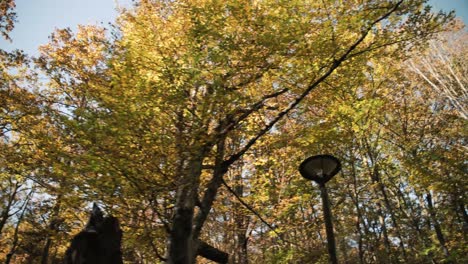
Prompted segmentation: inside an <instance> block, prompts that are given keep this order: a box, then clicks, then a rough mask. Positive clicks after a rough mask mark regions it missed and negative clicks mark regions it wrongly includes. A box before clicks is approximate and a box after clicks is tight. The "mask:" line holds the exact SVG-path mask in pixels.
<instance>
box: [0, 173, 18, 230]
mask: <svg viewBox="0 0 468 264" xmlns="http://www.w3.org/2000/svg"><path fill="white" fill-rule="evenodd" d="M10 183H11V184H12V182H11V181H10ZM20 187H21V184H19V183H18V182H15V183H14V187H13V190H12V191H11V194H10V196H9V197H8V202H7V204H6V206H5V208H3V210H2V215H1V217H0V238H1V237H2V231H3V228H4V227H5V225H6V222H7V221H8V218H10V216H11V215H10V210H11V207H12V206H13V203H14V201H15V198H16V194H17V193H18V189H19V188H20Z"/></svg>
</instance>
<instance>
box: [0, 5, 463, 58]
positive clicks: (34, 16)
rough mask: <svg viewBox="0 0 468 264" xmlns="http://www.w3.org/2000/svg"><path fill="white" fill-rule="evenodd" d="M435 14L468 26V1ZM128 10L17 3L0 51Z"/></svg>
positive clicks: (30, 45) (31, 50) (34, 44)
mask: <svg viewBox="0 0 468 264" xmlns="http://www.w3.org/2000/svg"><path fill="white" fill-rule="evenodd" d="M429 3H430V4H431V5H433V6H434V7H435V8H436V9H437V10H438V9H442V10H444V11H449V10H455V12H456V14H457V16H459V17H461V18H462V19H463V21H464V22H465V24H468V1H467V0H430V1H429ZM117 4H119V5H120V6H123V7H125V6H130V5H131V0H16V5H17V8H16V12H17V14H18V20H19V22H18V23H17V24H16V27H15V29H14V30H13V32H12V33H11V37H12V39H13V42H12V43H9V42H8V41H5V40H4V39H0V48H1V49H5V50H13V49H15V48H17V49H22V50H24V51H25V52H26V53H28V54H30V55H37V48H38V47H39V45H42V44H45V43H47V40H48V36H49V35H50V34H51V33H52V32H53V31H54V29H56V28H65V27H70V28H72V29H75V28H76V26H77V25H78V24H101V23H103V24H105V25H106V24H107V23H109V22H112V21H113V20H114V19H115V17H116V16H117V11H116V6H117Z"/></svg>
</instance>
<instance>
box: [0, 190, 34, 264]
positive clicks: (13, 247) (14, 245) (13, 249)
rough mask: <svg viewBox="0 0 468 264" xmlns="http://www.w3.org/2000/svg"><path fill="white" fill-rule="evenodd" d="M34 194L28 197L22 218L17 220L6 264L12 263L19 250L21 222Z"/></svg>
mask: <svg viewBox="0 0 468 264" xmlns="http://www.w3.org/2000/svg"><path fill="white" fill-rule="evenodd" d="M32 193H33V191H31V192H30V193H29V194H28V196H27V197H26V201H25V202H24V204H23V210H22V211H21V214H20V216H19V217H18V219H17V222H16V226H15V233H14V234H13V242H12V244H11V248H10V251H9V252H8V254H7V255H6V259H5V264H10V262H11V260H12V258H13V256H14V255H15V253H16V249H17V248H18V242H19V237H18V232H19V226H20V224H21V222H23V217H24V213H25V212H26V208H27V205H28V203H29V199H30V197H31V194H32Z"/></svg>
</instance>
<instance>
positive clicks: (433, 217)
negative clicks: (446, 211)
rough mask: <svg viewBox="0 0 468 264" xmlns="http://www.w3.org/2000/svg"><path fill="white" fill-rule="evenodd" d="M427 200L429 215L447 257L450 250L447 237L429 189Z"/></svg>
mask: <svg viewBox="0 0 468 264" xmlns="http://www.w3.org/2000/svg"><path fill="white" fill-rule="evenodd" d="M426 202H427V209H428V211H429V215H430V217H431V220H432V224H433V226H434V230H435V232H436V236H437V240H438V241H439V244H440V247H441V248H442V252H443V253H444V255H445V257H448V256H449V251H448V248H447V246H446V241H445V237H444V234H443V233H442V228H441V227H440V224H439V221H438V220H437V215H436V211H435V208H434V204H433V203H432V195H431V193H430V192H429V191H428V192H427V193H426Z"/></svg>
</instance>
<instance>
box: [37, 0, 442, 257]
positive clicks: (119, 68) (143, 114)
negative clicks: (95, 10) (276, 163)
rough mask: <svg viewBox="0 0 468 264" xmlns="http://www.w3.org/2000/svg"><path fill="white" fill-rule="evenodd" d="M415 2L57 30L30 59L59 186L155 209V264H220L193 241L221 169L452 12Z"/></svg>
mask: <svg viewBox="0 0 468 264" xmlns="http://www.w3.org/2000/svg"><path fill="white" fill-rule="evenodd" d="M424 2H425V1H364V2H360V3H355V2H350V1H346V2H335V1H323V2H320V3H317V2H315V1H306V2H304V1H229V2H228V3H225V2H223V1H204V0H200V1H189V0H187V1H173V2H166V1H147V0H145V1H141V2H139V3H138V4H137V5H136V7H135V10H133V11H129V12H126V13H124V14H123V15H122V16H121V18H120V22H119V30H120V31H119V32H118V33H119V34H118V36H117V37H118V38H117V39H116V40H115V42H114V43H111V42H108V41H107V40H106V39H105V34H104V31H103V30H101V29H99V28H96V27H81V28H80V29H79V31H78V32H77V34H76V35H73V34H72V33H71V31H70V30H60V31H58V32H57V33H55V35H53V36H52V38H51V43H50V44H49V45H47V46H45V47H43V48H42V55H41V57H40V58H39V59H38V60H37V63H38V66H39V67H41V69H42V70H44V72H43V73H44V74H46V75H47V76H48V77H49V78H50V83H49V87H48V92H49V94H48V96H50V99H49V101H50V102H54V103H56V104H55V105H54V106H53V107H48V108H47V111H48V112H47V115H48V116H49V117H51V120H52V123H51V124H52V125H53V126H54V129H55V130H56V132H57V133H58V135H60V136H59V138H60V141H59V142H58V143H60V144H63V147H60V148H58V149H60V150H61V151H62V153H61V154H60V155H59V156H61V157H66V160H67V161H69V162H68V163H67V162H65V163H63V162H60V163H61V164H62V165H64V164H65V165H66V164H70V165H71V164H72V165H73V166H70V168H71V169H70V171H69V172H70V173H73V174H74V175H75V177H74V178H73V179H67V180H66V186H70V188H71V186H75V187H76V188H77V190H79V192H83V193H84V195H88V197H89V198H91V197H99V198H100V199H102V200H103V201H106V202H107V203H109V204H118V203H122V204H125V205H127V206H129V207H131V208H135V209H136V208H139V206H137V205H136V204H143V205H144V206H145V207H146V209H144V210H140V211H138V210H137V211H134V212H135V213H136V216H137V218H138V219H139V218H140V217H142V218H146V217H147V213H146V212H147V210H150V211H152V212H154V213H155V214H156V218H155V219H153V220H152V221H153V222H154V221H156V222H157V223H158V225H159V226H160V227H159V228H160V229H161V230H162V231H164V230H166V231H167V241H168V244H167V253H166V257H165V258H166V261H167V263H193V262H194V261H195V258H196V256H197V255H201V256H204V257H207V258H209V259H216V260H218V261H222V262H224V261H225V260H226V255H225V254H224V253H222V252H219V251H218V250H216V249H214V248H212V247H210V246H208V245H207V244H206V243H205V242H203V241H201V240H199V238H200V235H201V233H202V230H203V226H204V225H205V222H206V220H207V218H208V215H209V213H210V211H211V210H212V206H213V203H214V201H215V198H216V195H217V193H218V190H219V188H220V187H221V185H222V183H223V178H224V176H225V175H226V173H228V172H229V171H230V169H231V168H232V167H233V166H235V164H236V163H237V162H239V161H240V159H241V158H242V157H243V156H244V155H245V154H246V153H248V152H249V151H250V150H251V149H252V147H253V146H254V145H255V144H257V142H258V141H259V140H260V139H261V138H262V137H264V136H265V135H267V134H269V133H271V131H272V130H274V129H275V127H276V126H278V125H279V124H280V121H281V120H283V118H284V117H285V116H287V115H288V114H291V113H293V110H294V109H296V108H297V107H298V106H299V105H300V104H301V103H304V101H305V100H306V98H307V97H308V96H309V95H310V94H311V93H312V91H313V90H315V89H316V88H317V87H319V86H322V85H323V84H324V82H325V81H328V80H342V78H344V77H346V76H348V74H351V73H354V72H356V70H357V69H362V68H365V67H366V63H368V60H369V59H371V58H373V57H375V56H379V57H382V58H385V57H389V56H395V57H398V56H404V55H405V52H406V51H408V50H411V49H413V48H416V47H418V45H419V44H421V43H423V42H424V41H425V40H426V39H428V38H429V37H430V36H431V34H433V33H435V32H437V31H439V30H440V29H441V28H440V26H441V25H442V24H443V23H444V22H446V21H447V20H448V19H450V15H448V16H447V15H444V14H438V15H433V14H431V13H430V10H429V9H428V8H423V4H424ZM299 118H300V117H299ZM56 135H57V134H56ZM41 136H44V134H41ZM38 138H39V137H38ZM46 139H47V137H42V140H41V141H40V142H42V143H43V144H45V146H47V144H48V145H49V147H47V149H49V150H51V149H52V146H53V145H54V144H58V143H57V142H54V144H51V142H49V141H47V140H46ZM237 140H240V144H238V145H237V147H235V148H231V147H229V146H230V145H231V143H232V142H235V141H237ZM236 143H237V142H236ZM71 161H73V162H71ZM63 168H65V167H63ZM60 175H61V177H65V174H60ZM83 186H89V187H90V188H91V189H92V190H93V192H91V193H90V192H89V191H88V190H89V189H88V188H86V189H84V188H83ZM71 189H73V188H71ZM142 200H143V201H144V202H143V203H142ZM150 240H151V241H150V242H151V243H149V244H152V243H153V242H152V239H151V238H150ZM153 245H154V244H153ZM156 248H157V246H156ZM220 256H221V260H220V259H219V257H220Z"/></svg>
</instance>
